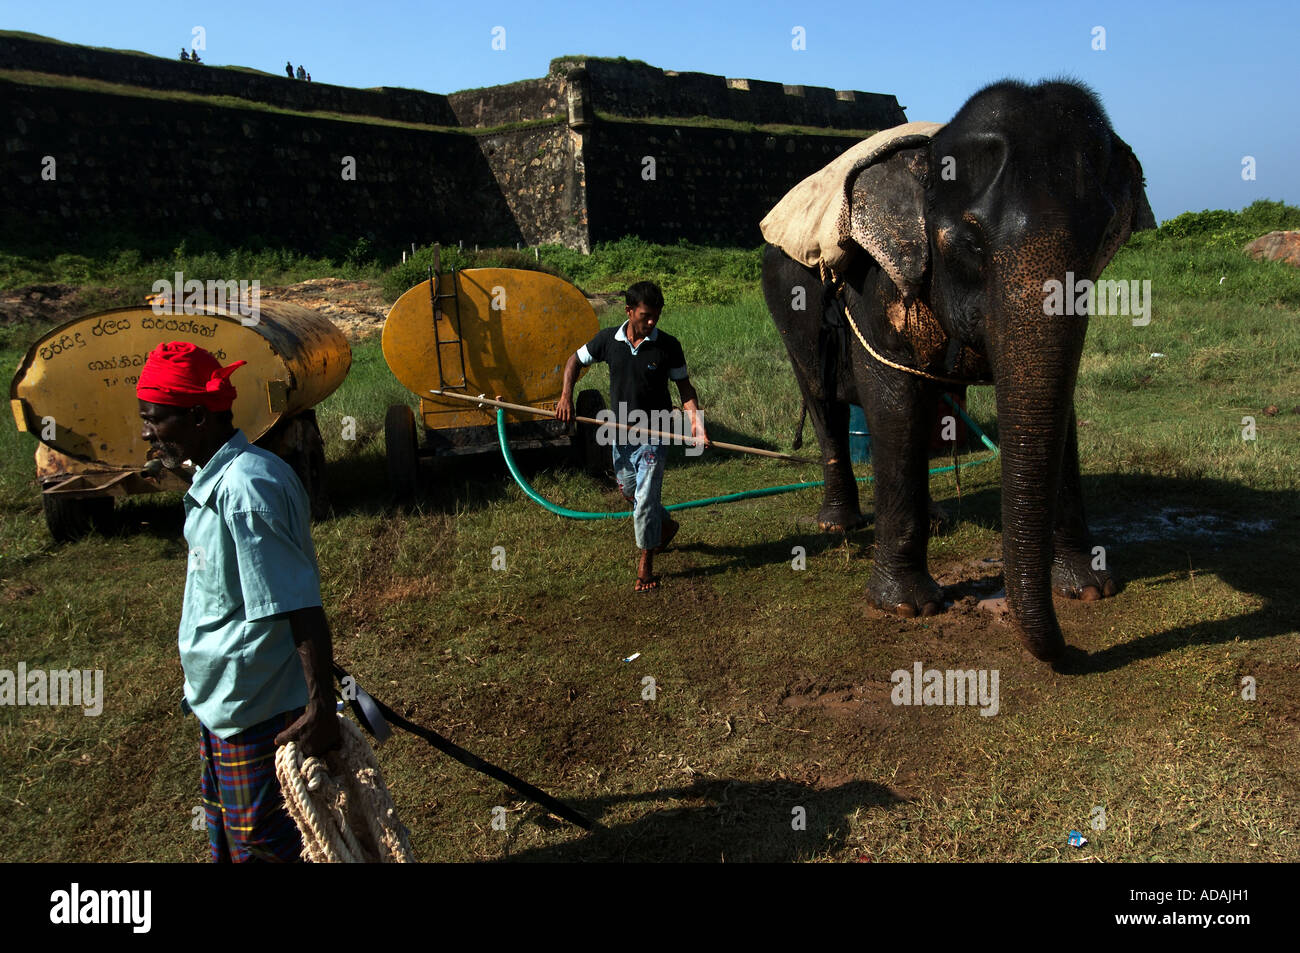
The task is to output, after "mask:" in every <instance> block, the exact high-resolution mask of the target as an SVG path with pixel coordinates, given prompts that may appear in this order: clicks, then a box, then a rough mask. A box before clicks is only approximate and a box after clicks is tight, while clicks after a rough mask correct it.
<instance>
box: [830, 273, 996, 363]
mask: <svg viewBox="0 0 1300 953" xmlns="http://www.w3.org/2000/svg"><path fill="white" fill-rule="evenodd" d="M819 265H820V267H821V277H822V281H823V282H824V283H825V285H826V287H828V288H833V289H834V292H833V294H834V296H835V297H837V298H841V299H842V298H843V295H844V279H843V278H842V277H841V276H839V275H837V274H836V273H835V272H834V271H833V270H832V269H831V268H830V266H829V265H827V264H826V262H824V261H823V262H819ZM842 310H843V312H844V317H845V319H846V320H847V321H848V324H849V327H850V328H852V329H853V334H854V336H855V337H856V338H857V339H858V343H860V344H861V345H862V346H863V347H864V348H866V350H867V353H868V354H870V355H871V356H872V357H874V358H875V359H876V360H877V361H879V362H880V363H881V364H884V365H885V366H886V367H892V368H893V369H894V370H896V371H904V372H906V373H908V374H915V375H916V376H917V377H923V378H925V379H926V380H928V381H934V382H936V383H939V384H953V385H956V386H957V387H967V386H969V385H971V384H988V383H991V381H987V380H962V379H960V378H956V377H944V376H942V375H940V374H931V373H930V372H928V371H923V370H921V369H920V368H916V367H908V366H907V365H906V364H899V363H898V362H897V361H891V360H890V359H889V358H887V357H885V356H884V355H883V354H881V353H879V352H878V351H877V350H876V349H875V348H873V347H872V346H871V345H870V344H868V343H867V339H866V336H865V335H864V334H863V333H862V331H861V329H860V328H859V327H858V322H856V321H854V320H853V312H852V310H851V309H850V308H849V307H848V305H847V303H846V304H845V306H844V307H843V309H842Z"/></svg>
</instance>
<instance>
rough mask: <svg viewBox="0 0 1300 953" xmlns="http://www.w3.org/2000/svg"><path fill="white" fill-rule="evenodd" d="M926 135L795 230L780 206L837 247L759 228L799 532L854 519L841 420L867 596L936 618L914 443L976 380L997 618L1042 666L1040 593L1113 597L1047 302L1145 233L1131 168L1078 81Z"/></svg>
mask: <svg viewBox="0 0 1300 953" xmlns="http://www.w3.org/2000/svg"><path fill="white" fill-rule="evenodd" d="M913 125H914V126H919V125H921V124H913ZM926 126H928V127H929V128H925V129H922V131H921V133H920V134H918V135H912V136H902V137H901V138H900V139H899V143H901V144H899V145H890V146H887V147H885V148H884V149H883V151H881V150H879V149H878V150H877V151H878V152H879V154H876V155H873V156H871V157H870V159H869V160H868V161H863V160H859V161H858V162H857V164H856V166H853V167H851V168H850V170H849V172H848V173H847V174H846V175H845V177H844V179H843V181H842V182H841V183H840V184H839V185H837V187H836V188H837V190H838V191H837V194H838V199H837V200H836V201H838V203H839V205H840V206H842V208H841V210H840V212H839V215H838V217H837V216H836V215H835V208H836V204H835V201H832V202H830V203H829V204H827V203H822V206H823V207H824V208H825V210H826V212H825V215H824V216H823V217H822V218H823V220H819V221H809V220H807V219H809V218H810V217H816V216H815V214H814V212H813V209H814V208H816V207H817V206H816V203H809V202H808V201H806V194H805V195H804V199H798V196H796V193H795V190H792V191H791V193H790V194H789V195H788V196H787V200H789V201H787V200H783V203H784V207H785V208H786V211H787V219H788V220H790V221H793V222H794V224H795V226H796V229H795V231H800V230H801V231H802V232H803V233H805V235H807V234H818V235H821V236H822V237H823V239H824V237H825V235H826V234H827V229H828V228H829V229H831V230H832V231H831V234H834V235H836V236H838V242H832V241H830V240H823V241H822V243H821V244H820V245H818V244H817V241H811V242H810V243H805V244H806V247H804V248H802V249H795V250H794V252H792V251H791V248H790V241H791V239H790V238H789V234H785V235H782V234H781V232H780V229H777V228H774V229H771V230H770V229H769V225H770V224H771V223H770V222H769V221H768V220H767V219H765V220H764V228H763V232H764V237H765V239H766V240H767V242H768V244H767V245H766V247H765V248H764V251H763V265H762V275H763V277H762V282H763V292H764V297H765V299H766V302H767V306H768V310H769V311H770V312H771V314H772V318H773V320H774V321H775V322H776V326H777V329H778V331H779V332H780V334H781V337H782V339H783V340H784V342H785V345H786V349H787V351H788V352H789V357H790V361H791V364H792V365H793V368H794V372H795V377H796V379H797V381H798V384H799V388H800V391H801V392H802V395H803V399H804V404H805V407H806V410H807V412H808V414H809V417H810V418H811V420H812V423H813V426H814V429H815V430H816V433H817V439H818V441H819V442H820V444H821V451H822V466H823V471H824V477H825V490H824V499H823V502H822V507H821V511H820V513H819V514H818V522H819V524H820V526H821V528H822V529H824V530H848V529H850V528H852V527H854V526H857V525H859V524H860V523H861V522H862V513H861V511H860V509H859V505H858V495H857V485H856V483H855V481H854V476H853V472H852V469H851V467H850V458H849V448H848V417H849V405H850V404H860V405H861V406H862V407H863V409H864V410H865V413H866V417H867V424H868V429H869V430H870V433H871V440H872V461H873V467H874V474H875V485H876V491H875V554H874V559H873V562H872V568H871V574H870V578H869V580H868V582H867V599H868V601H869V602H871V603H872V604H874V605H875V606H877V607H879V608H883V609H886V610H887V611H894V612H897V613H898V614H900V615H903V616H916V615H921V616H926V615H933V614H935V613H937V612H940V611H942V609H943V607H944V597H943V591H942V589H941V588H940V587H939V586H938V585H937V584H936V583H935V581H934V579H933V578H932V577H931V576H930V573H929V571H928V568H927V564H926V549H927V545H928V540H929V534H930V514H929V510H930V502H931V501H930V494H929V485H928V474H927V457H928V449H929V441H930V434H931V428H932V426H933V421H934V420H935V417H936V408H937V401H938V399H939V397H940V395H941V394H942V393H943V392H945V391H949V392H957V393H964V388H965V386H966V385H968V384H974V383H991V384H992V386H993V387H994V391H995V395H996V407H997V420H998V432H999V443H1000V450H1001V466H1002V504H1001V506H1002V531H1003V538H1002V551H1003V566H1004V570H1005V581H1006V592H1007V602H1008V605H1009V608H1010V610H1011V616H1012V621H1013V623H1014V625H1015V627H1016V629H1017V631H1018V634H1019V636H1020V638H1021V640H1022V642H1023V644H1024V645H1025V647H1026V648H1027V649H1028V650H1029V652H1031V653H1032V654H1033V655H1034V656H1035V657H1037V658H1038V659H1041V660H1043V661H1046V662H1057V661H1059V660H1061V659H1062V658H1063V657H1064V655H1065V654H1066V645H1065V640H1064V638H1063V636H1062V633H1061V629H1060V625H1059V623H1058V621H1057V618H1056V613H1055V609H1054V608H1053V605H1052V593H1053V591H1055V592H1057V593H1059V594H1061V595H1065V596H1068V597H1073V598H1081V599H1083V600H1085V601H1091V600H1094V599H1098V598H1101V597H1106V596H1112V595H1114V594H1115V593H1116V592H1117V591H1118V582H1117V577H1116V576H1115V574H1114V573H1113V571H1112V569H1111V567H1110V566H1108V565H1107V566H1105V568H1094V567H1095V566H1096V565H1098V564H1099V562H1098V561H1097V560H1096V557H1095V556H1094V552H1093V542H1092V538H1091V536H1090V534H1089V531H1088V526H1087V522H1086V519H1085V515H1084V505H1083V498H1082V492H1081V483H1080V478H1079V453H1078V438H1077V434H1076V417H1075V411H1074V387H1075V379H1076V375H1077V373H1078V368H1079V360H1080V355H1081V352H1082V349H1083V342H1084V335H1085V332H1086V330H1087V325H1088V314H1087V311H1088V307H1087V301H1086V300H1085V299H1082V298H1081V302H1083V303H1084V307H1083V308H1082V309H1072V308H1067V309H1060V308H1052V307H1048V306H1047V304H1046V300H1047V299H1048V298H1049V294H1048V291H1049V289H1050V288H1052V287H1053V284H1052V283H1053V282H1061V283H1062V285H1063V284H1065V283H1066V282H1067V281H1071V280H1072V281H1074V282H1075V285H1076V286H1081V284H1080V280H1081V279H1082V278H1083V277H1086V278H1087V279H1089V280H1092V281H1095V280H1096V279H1097V277H1098V275H1099V274H1100V273H1101V271H1102V269H1103V268H1104V267H1105V266H1106V264H1107V263H1108V262H1109V261H1110V259H1111V258H1112V256H1113V255H1114V254H1115V252H1116V250H1117V249H1118V248H1119V247H1120V246H1121V245H1122V244H1123V243H1124V242H1125V241H1126V240H1127V239H1128V237H1129V235H1130V233H1131V232H1133V231H1136V230H1140V229H1143V228H1153V227H1155V219H1154V217H1153V216H1152V214H1151V208H1150V205H1149V204H1148V203H1147V198H1146V192H1145V180H1144V178H1143V174H1142V167H1141V165H1140V163H1139V162H1138V159H1137V157H1136V156H1135V155H1134V153H1133V150H1132V149H1131V148H1129V146H1128V145H1127V144H1126V143H1125V142H1124V141H1123V140H1121V139H1120V138H1119V136H1117V135H1116V134H1115V133H1114V132H1113V131H1112V129H1111V124H1110V120H1109V119H1108V118H1107V116H1106V113H1105V111H1104V109H1103V107H1102V105H1101V103H1100V102H1099V100H1098V99H1097V97H1096V95H1095V94H1094V93H1093V92H1092V91H1091V90H1089V89H1087V88H1086V87H1084V86H1082V85H1079V84H1076V83H1072V82H1064V81H1048V82H1042V83H1039V84H1037V85H1028V84H1025V83H1022V82H1018V81H1012V80H1006V81H1002V82H998V83H994V84H992V85H990V86H987V87H985V88H984V89H981V90H980V91H979V92H977V93H976V94H975V95H974V96H972V97H971V98H970V99H969V100H968V101H967V102H966V103H965V104H964V105H963V106H962V107H961V109H959V110H958V111H957V113H956V115H955V116H954V117H953V119H952V120H951V121H950V122H949V123H947V124H946V125H943V126H937V125H933V124H926ZM900 128H901V129H904V130H905V131H906V130H908V129H911V128H912V127H911V126H909V127H900ZM805 181H810V180H805ZM797 188H799V187H797ZM805 193H806V190H805ZM782 208H783V205H778V206H777V208H776V209H774V210H773V214H772V215H769V219H772V218H774V217H775V215H776V212H777V211H778V210H780V209H782ZM791 210H792V211H791ZM773 233H775V234H777V235H778V236H781V237H782V238H783V239H784V241H785V242H786V245H785V247H782V245H780V244H777V243H775V242H774V238H773V237H772V234H773ZM809 249H811V254H810V253H809ZM1055 287H1057V288H1059V287H1061V285H1056V286H1055ZM1079 310H1082V311H1083V312H1084V313H1082V314H1080V313H1077V312H1078V311H1079ZM1057 311H1063V312H1064V313H1059V314H1058V313H1055V312H1057ZM868 345H869V346H870V350H868ZM872 352H874V354H873V353H872Z"/></svg>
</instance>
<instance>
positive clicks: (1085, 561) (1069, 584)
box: [1052, 553, 1119, 602]
mask: <svg viewBox="0 0 1300 953" xmlns="http://www.w3.org/2000/svg"><path fill="white" fill-rule="evenodd" d="M1092 560H1093V557H1092V556H1091V555H1087V554H1084V553H1059V554H1058V555H1057V556H1056V557H1055V559H1053V560H1052V591H1054V592H1055V593H1056V594H1057V595H1061V596H1065V597H1066V598H1067V599H1081V600H1083V601H1084V602H1096V601H1097V600H1098V599H1104V598H1106V597H1108V596H1113V595H1115V593H1117V592H1119V583H1118V582H1117V581H1116V579H1115V577H1114V576H1113V575H1112V574H1111V572H1110V570H1109V569H1093V568H1092Z"/></svg>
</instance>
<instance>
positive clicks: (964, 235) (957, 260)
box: [951, 226, 984, 278]
mask: <svg viewBox="0 0 1300 953" xmlns="http://www.w3.org/2000/svg"><path fill="white" fill-rule="evenodd" d="M951 249H952V253H951V258H952V264H953V267H954V268H956V269H957V270H958V271H959V272H961V273H962V274H963V275H965V276H966V277H968V278H978V277H979V276H980V273H981V272H982V271H983V269H984V243H983V241H982V240H981V238H980V234H979V232H978V231H977V230H976V229H974V228H972V227H970V226H967V227H964V228H961V229H960V230H959V231H958V232H957V235H956V237H955V238H954V240H953V242H952V245H951Z"/></svg>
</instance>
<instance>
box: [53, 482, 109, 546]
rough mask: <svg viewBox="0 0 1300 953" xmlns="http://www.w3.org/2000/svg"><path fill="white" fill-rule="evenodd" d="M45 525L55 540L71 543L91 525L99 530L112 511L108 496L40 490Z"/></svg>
mask: <svg viewBox="0 0 1300 953" xmlns="http://www.w3.org/2000/svg"><path fill="white" fill-rule="evenodd" d="M41 504H42V506H43V508H44V509H45V525H46V526H48V527H49V528H50V535H51V536H53V537H54V540H55V542H58V543H72V542H76V541H77V540H79V539H81V538H82V537H83V536H86V535H88V534H89V533H90V531H91V530H92V529H98V530H99V531H100V532H103V531H104V530H106V529H107V528H108V523H109V520H110V519H111V518H112V515H113V498H112V497H111V496H90V497H84V496H83V497H72V496H63V495H62V494H57V493H42V494H41Z"/></svg>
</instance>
